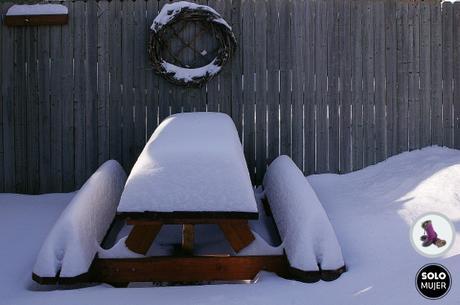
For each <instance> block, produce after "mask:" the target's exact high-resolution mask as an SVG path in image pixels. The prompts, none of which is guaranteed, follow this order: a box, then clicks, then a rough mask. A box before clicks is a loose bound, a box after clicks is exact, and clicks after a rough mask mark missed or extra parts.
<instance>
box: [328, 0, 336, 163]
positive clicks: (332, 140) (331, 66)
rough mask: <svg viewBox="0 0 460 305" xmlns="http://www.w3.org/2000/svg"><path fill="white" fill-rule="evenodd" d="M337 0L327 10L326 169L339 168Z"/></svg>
mask: <svg viewBox="0 0 460 305" xmlns="http://www.w3.org/2000/svg"><path fill="white" fill-rule="evenodd" d="M338 4H339V3H338V1H332V2H331V3H330V5H329V9H328V10H327V84H328V86H327V96H326V99H327V107H328V115H327V117H328V124H327V128H328V135H327V137H328V152H327V153H328V168H327V169H328V171H330V172H338V170H339V95H338V81H339V45H338V43H339V28H338V24H337V17H338V15H337V6H338Z"/></svg>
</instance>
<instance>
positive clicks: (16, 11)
mask: <svg viewBox="0 0 460 305" xmlns="http://www.w3.org/2000/svg"><path fill="white" fill-rule="evenodd" d="M68 12H69V11H68V9H67V7H66V6H64V5H62V4H32V5H28V4H15V5H13V6H12V7H10V8H9V9H8V12H7V13H6V15H7V16H34V15H67V14H68Z"/></svg>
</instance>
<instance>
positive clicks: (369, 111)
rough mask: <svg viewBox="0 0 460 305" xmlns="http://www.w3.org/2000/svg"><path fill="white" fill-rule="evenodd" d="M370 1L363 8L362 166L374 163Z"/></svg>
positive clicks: (372, 48) (372, 49)
mask: <svg viewBox="0 0 460 305" xmlns="http://www.w3.org/2000/svg"><path fill="white" fill-rule="evenodd" d="M372 2H373V1H367V2H366V5H365V6H364V8H363V37H362V39H363V45H362V48H363V131H364V144H363V145H364V148H363V149H364V166H368V165H371V164H374V163H375V141H374V140H375V139H374V135H375V125H374V27H373V24H372V20H373V18H374V16H373V9H372Z"/></svg>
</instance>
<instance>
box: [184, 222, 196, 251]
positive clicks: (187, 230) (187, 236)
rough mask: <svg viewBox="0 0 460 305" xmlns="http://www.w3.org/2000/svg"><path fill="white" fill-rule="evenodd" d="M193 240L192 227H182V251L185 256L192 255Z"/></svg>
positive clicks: (187, 225) (188, 225) (190, 225)
mask: <svg viewBox="0 0 460 305" xmlns="http://www.w3.org/2000/svg"><path fill="white" fill-rule="evenodd" d="M194 238H195V232H194V225H193V224H184V225H182V251H183V252H184V253H186V254H192V252H193V242H194Z"/></svg>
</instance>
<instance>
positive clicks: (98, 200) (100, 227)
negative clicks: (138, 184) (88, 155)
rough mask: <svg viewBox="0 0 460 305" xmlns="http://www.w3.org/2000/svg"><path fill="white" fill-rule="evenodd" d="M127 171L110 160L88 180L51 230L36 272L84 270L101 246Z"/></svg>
mask: <svg viewBox="0 0 460 305" xmlns="http://www.w3.org/2000/svg"><path fill="white" fill-rule="evenodd" d="M125 181H126V174H125V172H124V170H123V168H122V167H121V166H120V164H119V163H118V162H117V161H114V160H110V161H107V162H105V163H104V164H102V165H101V166H100V167H99V169H98V170H97V171H96V172H95V173H94V174H93V175H92V176H91V177H90V178H89V179H88V181H86V183H85V184H84V185H83V186H82V188H81V189H80V190H79V191H78V192H77V194H76V195H75V197H74V198H73V199H72V201H71V202H70V203H69V205H68V206H67V208H66V209H65V210H64V211H63V212H62V214H61V216H60V217H59V218H58V220H57V221H56V223H55V225H54V227H53V228H52V229H51V231H50V233H49V234H48V236H47V238H46V240H45V242H44V244H43V245H42V248H41V250H40V252H39V254H38V258H37V261H36V263H35V266H34V269H33V272H34V273H35V274H36V275H38V276H40V277H55V276H56V275H57V274H58V272H59V271H60V276H61V277H74V276H77V275H80V274H82V273H85V272H87V271H88V268H89V267H90V265H91V262H92V261H93V258H94V256H95V254H96V253H97V252H98V250H99V244H100V243H101V241H102V239H103V238H104V236H105V234H106V232H107V230H108V228H109V226H110V224H111V222H112V220H113V218H114V216H115V213H116V209H117V205H118V202H119V200H120V196H121V193H122V191H123V186H124V184H125Z"/></svg>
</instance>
